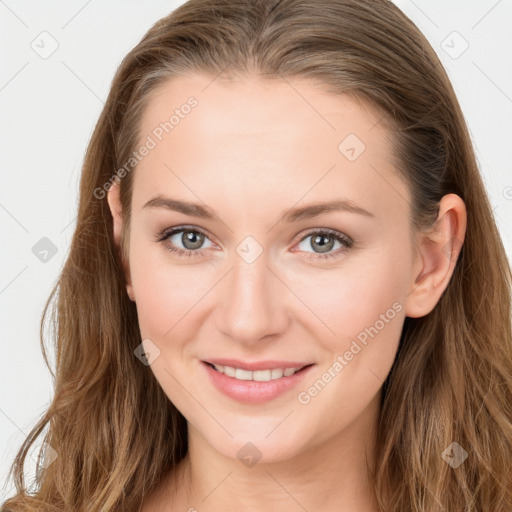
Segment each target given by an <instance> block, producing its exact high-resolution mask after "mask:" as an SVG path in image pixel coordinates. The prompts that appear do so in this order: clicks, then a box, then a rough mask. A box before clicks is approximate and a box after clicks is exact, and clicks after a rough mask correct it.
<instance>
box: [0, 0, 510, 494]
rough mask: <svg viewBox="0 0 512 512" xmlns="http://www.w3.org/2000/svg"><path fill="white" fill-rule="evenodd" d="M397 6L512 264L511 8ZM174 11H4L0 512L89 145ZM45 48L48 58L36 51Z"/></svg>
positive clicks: (39, 370) (92, 0) (153, 7)
mask: <svg viewBox="0 0 512 512" xmlns="http://www.w3.org/2000/svg"><path fill="white" fill-rule="evenodd" d="M396 2H397V4H398V5H399V6H400V7H401V8H402V9H403V10H404V12H405V13H406V14H407V15H408V16H409V17H410V18H411V19H412V20H413V21H414V22H415V23H416V24H417V25H418V27H419V28H420V29H421V30H422V31H423V33H424V34H425V35H426V36H427V38H428V39H429V41H430V42H431V44H432V46H433V47H434V49H435V50H436V51H437V53H438V55H439V56H440V58H441V60H442V62H443V64H444V65H445V67H446V68H447V70H448V73H449V75H450V78H451V79H452V81H453V84H454V87H455V91H456V93H457V95H458V98H459V101H460V103H461V105H462V109H463V111H464V113H465V116H466V119H467V122H468V125H469V128H470V132H471V135H472V138H473V142H474V145H475V148H476V153H477V158H478V161H479V164H480V167H481V171H482V174H483V177H484V181H485V183H486V186H487V189H488V192H489V195H490V197H491V202H492V205H493V208H494V212H495V215H496V220H497V223H498V226H499V228H500V231H501V233H502V237H503V240H504V243H505V245H506V248H507V253H508V255H509V259H511V260H512V258H511V255H512V172H511V157H512V149H511V146H512V58H511V57H510V54H511V50H512V30H511V29H510V28H511V27H512V1H511V0H499V1H498V0H471V1H465V0H456V1H455V0H451V1H450V2H447V1H446V0H428V1H427V0H415V1H412V0H396ZM182 3H183V2H182V1H164V0H151V1H146V2H144V3H143V2H135V1H134V0H132V1H124V2H121V1H120V0H115V1H110V2H108V3H107V2H100V1H99V0H89V1H86V0H73V1H68V2H62V1H61V2H57V1H55V0H48V1H46V2H36V1H35V0H31V1H29V0H27V1H25V2H16V1H15V0H5V1H4V0H0V34H2V36H1V45H0V54H1V63H2V65H1V66H0V112H1V113H0V115H1V117H0V119H1V123H0V141H1V146H0V147H1V151H0V168H1V170H2V184H1V187H0V222H1V237H2V250H1V253H0V257H1V261H0V269H1V274H0V308H1V311H2V323H1V343H2V345H1V348H2V357H1V358H0V375H1V376H2V377H1V379H2V380H1V388H0V500H3V499H4V498H5V496H10V495H11V494H12V485H11V482H10V481H9V482H6V477H7V470H8V468H9V465H10V463H11V462H12V460H13V458H14V456H15V453H16V452H17V450H18V448H19V447H20V445H21V443H22V441H23V439H24V437H25V435H26V434H28V432H29V431H30V429H31V428H32V426H33V425H34V424H35V422H36V420H37V419H38V418H39V416H40V415H41V414H42V413H43V411H44V410H45V409H46V407H47V405H48V404H49V401H50V399H51V397H52V395H53V390H52V380H51V376H50V374H49V372H48V370H47V368H46V366H45V364H44V361H43V357H42V354H41V351H40V346H39V322H40V317H41V313H42V308H43V304H44V301H45V300H46V298H47V297H48V295H49V293H50V290H51V287H52V286H53V284H54V283H55V281H56V279H57V277H58V275H59V272H60V270H61V268H62V265H63V263H64V260H65V257H66V254H67V251H68V249H69V244H70V241H71V236H72V233H73V230H74V227H75V217H76V208H77V197H78V183H79V173H80V167H81V164H82V159H83V156H84V152H85V149H86V146H87V143H88V141H89V138H90V136H91V134H92V130H93V128H94V125H95V123H96V121H97V118H98V116H99V114H100V111H101V108H102V106H103V101H104V100H105V98H106V97H107V93H108V90H109V86H110V82H111V80H112V78H113V75H114V72H115V70H116V69H117V66H118V65H119V63H120V62H121V59H122V58H123V57H124V55H125V54H126V53H127V52H128V51H129V50H130V49H131V48H132V47H133V46H134V45H135V44H136V43H137V42H138V41H139V40H140V38H141V37H142V36H143V35H144V33H145V32H146V31H147V30H148V29H149V27H150V26H151V25H152V24H153V23H154V22H155V21H157V20H158V19H159V18H161V17H163V16H165V15H167V14H168V13H169V12H170V11H171V10H172V9H174V8H175V7H176V6H178V5H180V4H182ZM45 31H46V32H48V34H50V35H41V33H42V32H45ZM454 31H456V32H457V33H458V34H459V35H457V34H455V35H454V34H453V32H454ZM43 38H44V40H43ZM42 40H43V42H42ZM53 40H54V41H55V42H53ZM464 40H465V41H466V42H467V43H465V42H464ZM443 41H444V42H443ZM52 44H53V45H57V44H58V47H57V49H56V50H55V52H54V53H53V54H52V55H50V56H48V57H47V58H41V56H40V55H39V54H38V53H36V51H35V50H34V49H33V47H35V48H38V45H39V48H40V49H38V51H39V52H41V51H43V48H42V47H43V45H44V48H46V50H49V49H51V48H52ZM466 44H468V45H469V46H468V48H467V50H466V51H464V53H462V54H461V55H460V56H458V57H457V58H453V57H454V56H457V54H458V53H460V52H461V50H462V49H463V48H464V46H465V45H466ZM447 52H448V53H447ZM42 237H48V238H49V239H50V240H51V241H52V242H53V244H55V246H56V249H57V252H56V254H55V256H53V257H52V258H50V259H49V260H48V261H47V262H46V263H43V262H42V261H40V260H39V259H38V258H37V257H36V256H35V255H34V254H33V252H32V248H33V246H34V245H35V244H36V243H37V242H38V241H39V240H40V239H41V238H42ZM50 355H52V352H51V351H50ZM27 469H29V470H30V473H31V474H32V473H33V471H32V470H31V467H30V466H29V467H28V468H27Z"/></svg>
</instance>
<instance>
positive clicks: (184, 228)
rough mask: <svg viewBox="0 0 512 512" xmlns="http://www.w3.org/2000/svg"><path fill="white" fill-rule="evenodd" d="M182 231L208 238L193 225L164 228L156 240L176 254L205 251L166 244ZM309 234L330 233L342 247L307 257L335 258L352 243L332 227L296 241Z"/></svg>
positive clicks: (186, 254)
mask: <svg viewBox="0 0 512 512" xmlns="http://www.w3.org/2000/svg"><path fill="white" fill-rule="evenodd" d="M183 231H192V232H194V233H201V234H202V235H204V236H205V237H207V238H208V235H207V234H206V233H204V232H203V231H201V230H200V229H196V228H195V227H194V226H179V227H176V228H171V229H164V230H163V231H161V232H160V233H157V235H156V241H157V242H161V243H163V244H164V246H165V248H166V249H167V250H169V251H171V252H173V253H175V254H177V255H178V256H185V257H196V256H200V255H201V254H202V252H203V251H205V250H206V249H198V250H195V251H193V250H188V249H180V248H179V247H174V246H172V245H169V244H166V242H167V241H168V239H169V238H170V237H171V236H172V235H175V234H176V233H180V232H183ZM311 235H331V236H332V238H334V239H335V240H336V241H337V242H340V243H341V244H342V245H343V246H344V248H341V249H338V250H337V251H335V252H329V253H325V254H319V253H313V256H306V258H307V259H313V260H315V259H319V260H327V259H330V258H337V257H338V256H340V255H341V253H343V252H346V251H347V250H348V249H350V248H351V247H352V246H353V244H354V242H353V241H352V240H351V239H350V238H349V237H348V236H346V235H344V234H342V233H340V232H338V231H334V230H332V229H327V228H325V229H318V230H315V231H310V232H308V233H306V234H305V235H304V236H303V237H302V238H301V239H300V240H299V242H298V243H300V242H302V241H303V240H305V239H306V238H308V237H309V236H311Z"/></svg>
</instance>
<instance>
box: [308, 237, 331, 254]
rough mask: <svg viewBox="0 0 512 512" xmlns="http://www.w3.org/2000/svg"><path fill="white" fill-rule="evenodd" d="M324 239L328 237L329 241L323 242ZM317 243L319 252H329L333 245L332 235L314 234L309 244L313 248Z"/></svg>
mask: <svg viewBox="0 0 512 512" xmlns="http://www.w3.org/2000/svg"><path fill="white" fill-rule="evenodd" d="M326 239H330V240H331V242H330V243H325V240H326ZM315 244H317V245H318V246H319V248H320V252H329V251H331V250H332V248H333V245H334V240H333V237H332V236H330V235H316V236H315V237H313V238H312V239H311V246H312V247H313V248H314V245H315Z"/></svg>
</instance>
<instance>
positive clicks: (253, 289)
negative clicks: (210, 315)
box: [217, 253, 290, 345]
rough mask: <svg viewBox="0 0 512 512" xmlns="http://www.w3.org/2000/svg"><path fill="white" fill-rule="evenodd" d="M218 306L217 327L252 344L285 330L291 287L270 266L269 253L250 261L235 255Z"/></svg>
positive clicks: (237, 338)
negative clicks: (267, 255) (267, 256)
mask: <svg viewBox="0 0 512 512" xmlns="http://www.w3.org/2000/svg"><path fill="white" fill-rule="evenodd" d="M223 281H224V284H223V288H222V293H221V296H220V297H219V304H218V307H217V314H218V316H217V328H218V329H219V331H221V332H223V333H224V334H225V335H227V336H229V337H231V338H233V339H234V340H236V341H238V342H240V343H244V344H246V345H252V344H254V343H256V342H258V341H260V340H262V339H263V338H269V339H270V338H272V337H276V336H279V335H280V334H282V333H283V332H285V330H286V328H287V326H288V322H289V310H288V308H287V304H288V299H289V294H290V291H289V289H288V288H287V286H286V285H285V284H284V283H283V281H282V280H281V279H279V277H278V276H277V275H276V273H275V272H274V271H273V270H272V269H271V268H270V267H269V266H268V260H267V258H266V253H263V254H261V255H260V256H259V257H258V258H257V259H256V261H254V262H252V263H247V262H246V261H244V260H243V259H242V258H240V257H239V256H238V255H234V261H233V268H232V269H231V271H230V272H229V275H228V276H226V279H224V280H223Z"/></svg>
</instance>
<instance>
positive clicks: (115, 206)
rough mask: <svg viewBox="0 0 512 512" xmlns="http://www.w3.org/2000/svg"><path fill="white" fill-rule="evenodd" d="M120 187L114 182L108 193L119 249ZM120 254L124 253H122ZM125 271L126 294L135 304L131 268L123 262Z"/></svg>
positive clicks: (121, 223) (115, 239)
mask: <svg viewBox="0 0 512 512" xmlns="http://www.w3.org/2000/svg"><path fill="white" fill-rule="evenodd" d="M119 191H120V187H119V184H118V183H117V182H114V183H113V184H112V186H111V187H110V190H109V191H108V193H107V202H108V205H109V208H110V212H111V214H112V222H113V235H114V241H115V243H116V245H117V246H118V247H120V245H121V231H122V227H123V210H122V206H121V199H120V196H119ZM120 254H122V252H121V251H120ZM122 264H123V269H124V275H125V279H126V283H127V284H126V292H127V293H128V296H129V297H130V300H132V301H134V302H135V294H134V291H133V286H132V282H131V275H130V266H129V264H128V262H125V261H124V260H123V262H122Z"/></svg>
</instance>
